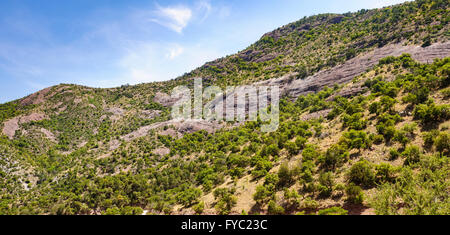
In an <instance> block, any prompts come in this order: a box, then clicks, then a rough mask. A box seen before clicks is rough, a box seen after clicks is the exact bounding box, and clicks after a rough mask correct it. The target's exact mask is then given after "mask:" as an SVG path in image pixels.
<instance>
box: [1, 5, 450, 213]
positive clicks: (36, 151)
mask: <svg viewBox="0 0 450 235" xmlns="http://www.w3.org/2000/svg"><path fill="white" fill-rule="evenodd" d="M448 9H449V5H448V1H415V2H411V3H405V4H401V5H397V6H393V7H388V8H383V9H375V10H369V11H366V10H362V11H359V12H357V13H348V14H344V15H335V14H324V15H318V16H313V17H309V18H305V19H302V20H300V21H298V22H295V23H292V24H289V25H286V26H283V27H281V28H279V29H277V30H275V31H273V32H270V33H268V34H266V35H264V36H263V37H262V38H261V40H259V41H258V42H256V43H255V44H253V45H251V46H250V47H249V48H247V49H245V50H243V51H241V52H239V53H237V54H235V55H231V56H228V57H225V58H222V59H218V60H216V61H213V62H210V63H207V64H206V65H204V66H202V67H200V68H198V69H196V70H194V71H192V72H190V73H188V74H185V75H184V76H182V77H179V78H177V79H174V80H171V81H167V82H158V83H148V84H140V85H136V86H122V87H119V88H113V89H94V88H89V87H83V86H77V85H71V84H61V85H58V86H55V87H51V88H47V89H45V90H42V91H40V92H38V93H36V94H32V95H30V96H28V97H25V98H23V99H20V100H17V101H13V102H10V103H6V104H2V105H0V123H2V126H1V129H2V130H3V131H2V133H3V135H2V136H0V176H1V178H0V184H1V186H2V187H1V188H2V190H1V191H0V214H93V213H95V214H100V213H107V214H117V213H122V214H136V213H137V214H139V213H142V209H146V210H149V211H151V212H152V213H194V212H197V213H200V212H203V213H208V214H210V213H223V214H226V213H241V212H242V211H243V210H244V211H245V212H250V213H270V214H277V213H343V210H347V211H348V212H349V213H352V214H360V213H379V214H395V213H403V214H405V213H406V214H408V213H410V214H448V213H449V211H450V208H449V197H448V190H449V179H448V166H449V165H448V154H449V139H448V137H449V132H448V128H449V121H448V119H449V117H450V114H449V101H448V98H449V88H448V82H449V80H448V79H449V74H450V72H449V66H450V64H449V58H448V56H449V54H450V53H449V52H450V44H449V41H448V39H449V36H450V35H449V34H448V32H449V30H448V27H449V26H448V20H449V16H448ZM402 53H409V54H411V57H410V56H408V55H403V56H400V55H402ZM388 56H400V57H396V58H394V57H388ZM385 57H387V58H386V59H382V58H385ZM435 58H444V59H441V60H436V61H435V62H434V63H432V61H433V59H435ZM415 59H416V60H418V61H420V62H422V63H432V64H421V63H418V62H415ZM194 77H203V78H205V80H204V83H206V84H204V85H208V84H214V85H220V86H226V85H236V84H252V83H254V84H260V85H261V84H279V85H281V87H282V90H283V91H284V92H283V94H284V95H285V96H284V99H283V100H282V102H281V118H280V121H281V124H280V128H279V129H278V130H277V131H276V132H274V133H270V134H266V133H261V132H259V131H258V130H259V128H258V127H259V126H260V125H261V123H260V122H248V123H246V124H244V125H241V126H235V125H233V124H232V123H222V124H219V123H208V122H173V121H169V119H170V117H169V111H170V104H171V103H173V100H171V99H170V97H167V95H166V94H165V93H169V92H170V91H171V89H172V88H173V87H175V86H176V85H183V84H185V85H189V86H192V78H194ZM327 87H333V88H332V89H331V88H327ZM424 179H427V180H424ZM362 195H364V196H362ZM419 199H420V200H422V201H423V202H426V203H425V204H423V205H422V206H418V205H417V203H415V201H416V200H419ZM337 207H339V208H337ZM330 208H331V209H330ZM342 208H344V209H342ZM323 209H325V211H320V210H323Z"/></svg>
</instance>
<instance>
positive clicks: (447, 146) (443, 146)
mask: <svg viewBox="0 0 450 235" xmlns="http://www.w3.org/2000/svg"><path fill="white" fill-rule="evenodd" d="M434 145H435V146H436V150H437V151H439V152H440V153H441V155H443V154H446V155H447V156H448V155H449V152H450V138H449V134H448V133H445V132H441V133H440V134H439V136H438V137H436V140H435V141H434Z"/></svg>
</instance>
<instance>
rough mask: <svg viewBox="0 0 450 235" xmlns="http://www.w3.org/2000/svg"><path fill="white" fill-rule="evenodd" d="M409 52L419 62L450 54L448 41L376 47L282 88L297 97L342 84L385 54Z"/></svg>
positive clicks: (430, 60) (394, 54) (374, 63)
mask: <svg viewBox="0 0 450 235" xmlns="http://www.w3.org/2000/svg"><path fill="white" fill-rule="evenodd" d="M404 53H409V54H411V56H412V57H413V58H414V59H415V60H418V61H420V62H423V63H427V62H433V59H435V58H444V57H447V56H449V55H450V42H446V43H437V44H434V45H431V46H429V47H426V48H422V47H420V46H402V45H399V44H394V45H388V46H385V47H382V48H377V49H375V50H373V51H372V52H369V53H367V54H365V55H363V56H359V57H356V58H353V59H351V60H348V61H347V62H345V63H344V64H342V65H338V66H336V67H334V68H331V69H328V70H324V71H320V72H318V73H316V74H314V75H312V76H309V77H307V78H305V79H300V80H294V81H293V82H292V83H286V85H285V86H284V90H285V91H286V93H287V94H288V95H289V96H292V97H298V96H299V95H304V94H308V93H311V92H315V91H317V90H320V89H322V88H323V87H325V86H328V87H332V86H333V85H334V84H343V83H347V82H349V81H351V80H352V79H353V78H354V77H356V76H358V75H360V74H362V73H364V72H365V71H366V70H367V69H369V68H371V67H373V66H374V65H376V64H378V61H379V60H380V59H382V58H385V57H387V56H400V55H402V54H404Z"/></svg>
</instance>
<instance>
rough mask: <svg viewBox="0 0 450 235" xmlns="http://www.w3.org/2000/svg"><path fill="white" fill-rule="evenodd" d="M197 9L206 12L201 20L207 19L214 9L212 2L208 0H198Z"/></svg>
mask: <svg viewBox="0 0 450 235" xmlns="http://www.w3.org/2000/svg"><path fill="white" fill-rule="evenodd" d="M197 10H198V11H199V12H204V13H203V17H202V18H201V21H204V20H206V18H208V16H209V14H210V13H211V11H212V6H211V3H210V2H209V1H207V0H202V1H198V2H197Z"/></svg>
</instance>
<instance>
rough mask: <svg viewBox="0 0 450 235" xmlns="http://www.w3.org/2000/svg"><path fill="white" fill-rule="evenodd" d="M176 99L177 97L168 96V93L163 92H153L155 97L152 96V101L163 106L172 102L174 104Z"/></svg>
mask: <svg viewBox="0 0 450 235" xmlns="http://www.w3.org/2000/svg"><path fill="white" fill-rule="evenodd" d="M177 100H178V99H174V98H172V97H170V95H168V94H166V93H163V92H157V93H156V94H155V98H153V101H154V102H156V103H159V104H161V105H162V106H165V107H170V106H172V105H173V104H175V102H177Z"/></svg>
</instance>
